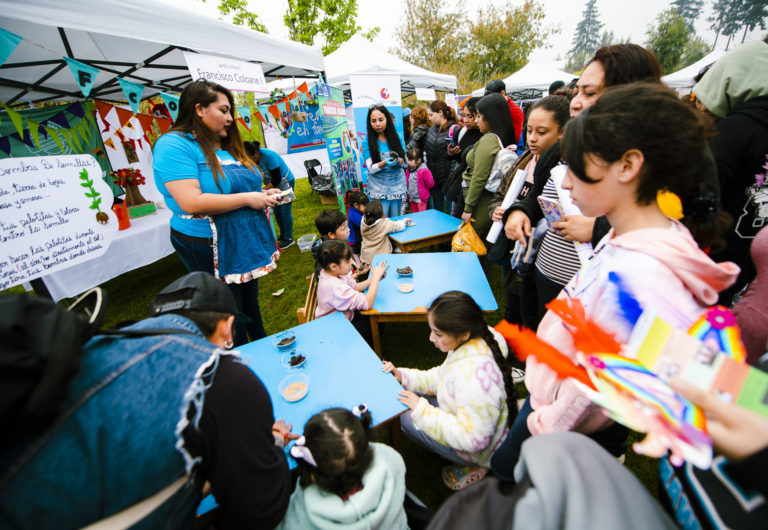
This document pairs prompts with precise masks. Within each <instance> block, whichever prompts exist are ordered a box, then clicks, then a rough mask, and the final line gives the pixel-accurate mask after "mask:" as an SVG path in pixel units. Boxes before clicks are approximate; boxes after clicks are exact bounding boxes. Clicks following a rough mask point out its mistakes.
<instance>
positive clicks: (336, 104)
mask: <svg viewBox="0 0 768 530" xmlns="http://www.w3.org/2000/svg"><path fill="white" fill-rule="evenodd" d="M315 89H316V90H317V99H318V106H319V108H320V112H321V114H322V124H323V126H322V129H323V136H324V139H325V146H326V150H327V151H328V160H329V161H330V164H331V172H332V175H333V183H334V188H335V189H336V197H337V199H338V201H339V208H340V209H341V211H342V212H343V213H346V208H345V205H344V196H345V195H346V193H347V191H349V190H353V189H360V187H361V184H360V182H358V176H357V175H358V173H357V170H356V168H355V160H356V159H357V158H358V157H357V156H355V155H356V148H355V145H354V137H353V136H352V134H351V133H350V131H349V127H348V125H347V112H346V109H345V108H344V92H342V90H341V89H339V88H335V87H332V86H329V85H324V84H321V83H318V84H317V85H315Z"/></svg>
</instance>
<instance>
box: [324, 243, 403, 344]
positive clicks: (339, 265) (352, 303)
mask: <svg viewBox="0 0 768 530" xmlns="http://www.w3.org/2000/svg"><path fill="white" fill-rule="evenodd" d="M316 259H317V263H318V265H320V268H321V270H320V274H319V275H318V278H317V280H318V281H317V309H316V310H315V316H316V317H317V318H320V317H322V316H325V315H327V314H328V313H334V312H336V311H341V312H343V313H344V316H345V317H347V319H348V320H350V321H351V322H352V325H353V326H355V329H357V331H358V332H359V333H360V335H362V336H363V338H364V339H365V340H366V342H368V344H373V337H372V335H371V322H370V319H369V318H368V317H367V316H365V315H361V314H360V313H359V310H361V309H362V310H366V309H370V308H371V307H372V306H373V301H374V300H375V299H376V292H377V291H378V289H379V280H381V278H382V276H384V273H385V272H386V271H387V268H388V267H387V262H386V261H382V262H381V263H379V265H377V266H376V267H374V268H373V269H372V270H371V275H370V277H369V278H368V279H367V280H365V281H362V282H357V281H355V280H354V279H352V277H351V276H350V274H349V272H350V269H351V266H352V249H351V248H349V245H347V243H346V242H345V241H339V240H338V239H329V240H328V241H323V242H322V243H321V244H320V247H319V248H318V251H317V256H316ZM366 289H368V292H367V293H363V291H365V290H366Z"/></svg>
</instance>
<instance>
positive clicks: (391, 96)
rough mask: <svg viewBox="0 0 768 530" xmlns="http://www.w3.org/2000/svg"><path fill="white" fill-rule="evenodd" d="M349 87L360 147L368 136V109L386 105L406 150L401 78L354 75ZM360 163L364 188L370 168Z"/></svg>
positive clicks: (396, 76)
mask: <svg viewBox="0 0 768 530" xmlns="http://www.w3.org/2000/svg"><path fill="white" fill-rule="evenodd" d="M349 87H350V89H351V91H352V107H353V108H354V116H355V129H357V141H358V144H359V145H360V146H362V145H363V141H364V140H365V139H366V137H367V136H368V125H367V120H368V107H370V106H371V105H374V104H379V105H384V106H385V107H387V109H388V110H389V112H391V113H392V115H393V117H394V121H395V130H396V131H397V134H398V136H399V137H400V142H401V143H402V145H403V149H405V142H404V141H403V107H402V105H403V102H402V99H401V97H400V76H399V75H391V74H352V75H350V76H349ZM364 163H365V161H364V160H361V161H360V174H361V175H362V179H363V186H365V185H366V184H367V182H368V168H366V167H364V166H363V164H364Z"/></svg>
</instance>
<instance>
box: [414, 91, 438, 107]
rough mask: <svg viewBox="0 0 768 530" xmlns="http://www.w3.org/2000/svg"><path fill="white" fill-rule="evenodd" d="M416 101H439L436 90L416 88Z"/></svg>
mask: <svg viewBox="0 0 768 530" xmlns="http://www.w3.org/2000/svg"><path fill="white" fill-rule="evenodd" d="M416 99H418V100H419V101H429V102H430V103H431V102H433V101H434V100H436V99H437V94H435V89H434V88H419V87H416Z"/></svg>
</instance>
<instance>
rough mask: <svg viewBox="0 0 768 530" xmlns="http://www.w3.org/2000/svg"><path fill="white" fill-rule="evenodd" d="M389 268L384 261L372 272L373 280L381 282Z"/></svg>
mask: <svg viewBox="0 0 768 530" xmlns="http://www.w3.org/2000/svg"><path fill="white" fill-rule="evenodd" d="M388 268H389V265H387V262H386V261H382V262H381V263H379V264H378V265H376V267H374V269H373V270H372V271H371V278H373V279H376V280H381V279H382V278H383V277H384V275H385V274H386V273H387V269H388Z"/></svg>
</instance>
